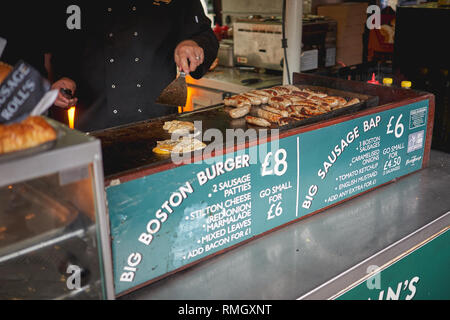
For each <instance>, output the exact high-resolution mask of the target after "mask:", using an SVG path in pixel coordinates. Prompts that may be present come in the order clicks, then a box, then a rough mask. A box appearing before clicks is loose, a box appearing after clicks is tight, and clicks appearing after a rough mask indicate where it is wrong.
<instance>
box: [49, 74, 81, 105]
mask: <svg viewBox="0 0 450 320" xmlns="http://www.w3.org/2000/svg"><path fill="white" fill-rule="evenodd" d="M52 89H56V90H58V97H57V98H56V101H55V106H57V107H60V108H66V109H67V108H69V107H72V106H74V105H76V104H77V102H78V99H77V98H73V99H68V98H67V97H65V96H64V95H63V94H62V93H61V89H69V90H70V91H71V92H72V95H74V94H75V90H76V89H77V85H76V83H75V82H74V81H73V80H71V79H69V78H61V79H60V80H58V81H56V82H55V83H53V85H52Z"/></svg>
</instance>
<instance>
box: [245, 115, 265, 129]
mask: <svg viewBox="0 0 450 320" xmlns="http://www.w3.org/2000/svg"><path fill="white" fill-rule="evenodd" d="M245 120H246V121H247V123H249V124H254V125H255V126H258V127H270V122H269V121H267V120H264V119H261V118H257V117H252V116H247V117H245Z"/></svg>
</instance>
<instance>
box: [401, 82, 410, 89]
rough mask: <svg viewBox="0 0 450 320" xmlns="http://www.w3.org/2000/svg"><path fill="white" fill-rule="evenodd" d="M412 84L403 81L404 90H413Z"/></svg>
mask: <svg viewBox="0 0 450 320" xmlns="http://www.w3.org/2000/svg"><path fill="white" fill-rule="evenodd" d="M411 87H412V83H411V81H402V88H403V89H411Z"/></svg>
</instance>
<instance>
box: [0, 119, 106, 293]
mask: <svg viewBox="0 0 450 320" xmlns="http://www.w3.org/2000/svg"><path fill="white" fill-rule="evenodd" d="M48 121H49V122H50V123H51V124H52V125H53V126H54V127H55V129H57V131H58V133H59V134H58V136H59V138H58V140H57V141H56V142H55V144H54V145H53V146H52V147H51V148H49V149H48V150H40V152H38V153H35V154H30V155H26V156H24V155H23V154H22V155H21V156H18V157H11V156H9V157H8V159H6V160H5V159H4V158H3V159H2V158H1V157H0V299H2V300H4V299H112V298H113V297H114V293H113V292H114V290H113V284H112V266H111V249H110V238H109V227H108V226H109V223H108V218H107V215H106V207H105V197H104V180H103V167H102V159H101V147H100V142H99V141H98V140H96V139H94V138H92V137H89V136H87V135H85V134H83V133H80V132H77V131H72V130H70V129H69V128H67V127H65V126H63V125H61V124H59V123H57V122H55V121H52V120H50V119H48Z"/></svg>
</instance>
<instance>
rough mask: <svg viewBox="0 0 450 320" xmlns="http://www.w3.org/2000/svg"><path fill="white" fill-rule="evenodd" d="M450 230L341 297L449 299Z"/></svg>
mask: <svg viewBox="0 0 450 320" xmlns="http://www.w3.org/2000/svg"><path fill="white" fill-rule="evenodd" d="M449 248H450V231H449V229H447V230H446V231H445V232H444V233H442V234H440V235H439V236H438V237H436V238H434V239H433V240H431V241H429V242H428V243H426V244H425V245H423V246H421V247H420V248H418V249H416V250H415V251H413V252H411V253H410V254H408V255H407V256H406V257H404V258H403V259H400V260H399V261H397V262H396V263H394V264H393V265H391V266H389V267H388V268H386V269H384V270H382V271H380V272H378V273H377V274H375V275H374V276H372V277H371V278H370V279H368V280H367V281H365V282H362V283H361V284H359V285H358V286H356V287H354V288H353V289H351V290H349V291H347V292H346V293H344V294H343V295H341V296H340V297H339V298H338V300H413V299H414V300H448V299H450V274H449V270H450V250H449Z"/></svg>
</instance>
